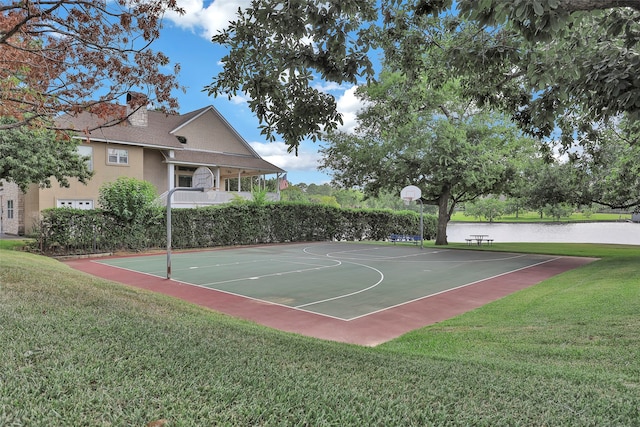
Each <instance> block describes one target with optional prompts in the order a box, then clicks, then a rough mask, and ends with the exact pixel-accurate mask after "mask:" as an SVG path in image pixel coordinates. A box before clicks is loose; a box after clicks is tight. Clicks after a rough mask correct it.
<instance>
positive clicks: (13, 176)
mask: <svg viewBox="0 0 640 427" xmlns="http://www.w3.org/2000/svg"><path fill="white" fill-rule="evenodd" d="M15 122H16V121H15V120H11V119H9V118H6V117H4V118H3V117H0V126H8V127H10V128H9V129H4V130H0V179H5V180H7V181H8V182H14V183H16V184H17V185H18V186H19V187H20V189H21V190H22V191H26V190H27V187H28V186H29V184H32V183H33V184H39V185H40V186H42V187H50V186H51V178H52V177H53V178H56V179H57V180H58V183H59V184H60V185H61V186H63V187H68V186H69V179H68V178H69V177H75V178H77V179H78V180H79V181H80V182H81V183H83V184H84V183H86V182H87V180H89V179H90V178H91V176H92V175H93V172H91V171H90V170H89V166H88V165H87V161H86V160H87V159H85V158H84V157H82V156H81V155H80V154H79V153H78V150H77V147H78V142H77V140H72V139H70V138H60V135H59V134H58V133H57V132H54V131H51V130H47V129H31V128H27V127H26V126H20V127H12V126H13V125H15Z"/></svg>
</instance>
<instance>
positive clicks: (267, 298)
mask: <svg viewBox="0 0 640 427" xmlns="http://www.w3.org/2000/svg"><path fill="white" fill-rule="evenodd" d="M591 261H593V259H591V258H574V257H556V256H547V255H530V254H515V253H502V252H487V251H465V250H453V249H448V248H441V247H429V248H424V249H421V248H420V247H419V246H417V245H388V244H355V243H304V244H283V245H262V246H252V247H241V248H233V249H215V250H206V251H197V252H196V251H193V252H178V253H173V254H171V259H170V261H169V259H168V257H167V255H166V254H159V255H144V256H126V257H110V258H106V259H93V260H88V259H83V260H73V261H69V262H68V264H69V265H71V266H72V267H74V268H76V269H79V270H83V271H86V272H88V273H91V274H94V275H97V276H100V277H104V278H107V279H110V280H115V281H119V282H122V283H126V284H129V285H133V286H137V287H141V288H144V289H149V290H152V291H155V292H161V293H165V294H168V295H172V296H175V297H179V298H182V299H185V300H187V301H190V302H193V303H196V304H199V305H203V306H206V307H209V308H211V309H214V310H216V311H220V312H223V313H226V314H229V315H232V316H236V317H240V318H244V319H248V320H252V321H255V322H257V323H260V324H263V325H266V326H270V327H273V328H277V329H281V330H285V331H289V332H295V333H299V334H303V335H308V336H313V337H316V338H322V339H328V340H335V341H342V342H348V343H354V344H361V345H377V344H379V343H381V342H384V341H387V340H389V339H393V338H395V337H397V336H399V335H401V334H403V333H406V332H408V331H410V330H412V329H416V328H419V327H422V326H425V325H428V324H432V323H435V322H439V321H442V320H445V319H447V318H450V317H453V316H455V315H457V314H461V313H464V312H466V311H468V310H471V309H473V308H476V307H479V306H481V305H483V304H486V303H488V302H490V301H493V300H495V299H498V298H501V297H503V296H505V295H508V294H510V293H512V292H515V291H517V290H520V289H523V288H525V287H528V286H531V285H534V284H536V283H539V282H540V281H542V280H544V279H546V278H548V277H551V276H553V275H555V274H559V273H561V272H563V271H566V270H569V269H572V268H576V267H578V266H580V265H583V264H586V263H588V262H591ZM168 265H171V274H170V277H171V279H167V277H168V276H169V274H168V270H167V268H168Z"/></svg>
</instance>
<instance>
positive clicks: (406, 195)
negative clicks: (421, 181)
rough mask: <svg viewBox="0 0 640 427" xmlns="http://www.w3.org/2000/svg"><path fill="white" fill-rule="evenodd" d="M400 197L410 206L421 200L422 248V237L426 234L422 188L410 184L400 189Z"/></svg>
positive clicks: (422, 243) (421, 240) (421, 241)
mask: <svg viewBox="0 0 640 427" xmlns="http://www.w3.org/2000/svg"><path fill="white" fill-rule="evenodd" d="M400 197H401V198H402V201H403V202H404V205H405V206H409V205H410V204H411V202H412V201H414V200H417V201H419V202H420V249H422V248H424V241H423V237H422V236H424V220H423V218H422V217H423V215H424V212H423V210H424V206H423V204H422V190H420V188H418V187H416V186H415V185H408V186H406V187H404V188H403V189H402V191H400Z"/></svg>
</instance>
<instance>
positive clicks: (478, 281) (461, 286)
mask: <svg viewBox="0 0 640 427" xmlns="http://www.w3.org/2000/svg"><path fill="white" fill-rule="evenodd" d="M561 258H562V257H556V258H552V259H548V260H546V261H541V262H538V263H536V264H531V265H527V266H524V267H520V268H516V269H515V270H511V271H506V272H504V273H500V274H496V275H495V276H491V277H486V278H484V279H480V280H476V281H473V282H469V283H465V284H464V285H460V286H456V287H455V288H450V289H445V290H443V291H439V292H436V293H434V294H429V295H425V296H423V297H420V298H415V299H412V300H409V301H405V302H401V303H400V304H395V305H392V306H389V307H385V308H381V309H380V310H375V311H372V312H370V313H366V314H361V315H360V316H356V317H351V318H349V319H345V321H347V322H350V321H352V320H356V319H360V318H363V317H367V316H371V315H372V314H376V313H382V312H383V311H387V310H391V309H392V308H396V307H402V306H403V305H407V304H411V303H413V302H416V301H420V300H423V299H427V298H431V297H435V296H436V295H440V294H444V293H447V292H451V291H455V290H456V289H461V288H466V287H467V286H471V285H475V284H476V283H480V282H484V281H485V280H491V279H495V278H496V277H500V276H504V275H506V274H510V273H515V272H516V271H521V270H526V269H527V268H531V267H536V266H538V265H542V264H546V263H548V262H551V261H555V260H558V259H561Z"/></svg>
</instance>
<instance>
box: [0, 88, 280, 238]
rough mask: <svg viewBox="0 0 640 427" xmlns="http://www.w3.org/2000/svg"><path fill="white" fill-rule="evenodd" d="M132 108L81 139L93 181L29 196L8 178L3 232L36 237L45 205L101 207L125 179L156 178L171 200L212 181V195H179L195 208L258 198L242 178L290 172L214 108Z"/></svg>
mask: <svg viewBox="0 0 640 427" xmlns="http://www.w3.org/2000/svg"><path fill="white" fill-rule="evenodd" d="M132 105H133V104H132V95H131V94H129V95H127V107H122V108H123V109H124V108H127V114H128V119H127V120H126V121H124V122H122V123H120V124H118V125H115V126H110V127H103V128H99V129H97V130H94V131H92V132H90V133H88V134H85V133H83V132H78V134H77V135H76V136H75V138H79V139H81V140H82V143H81V144H80V146H79V148H78V149H79V151H80V153H81V154H83V155H85V156H88V157H89V158H90V160H89V162H90V167H91V169H92V170H93V172H94V176H93V178H92V179H91V180H90V181H89V182H88V184H87V185H84V184H82V183H79V182H78V181H74V180H73V179H71V180H70V183H71V185H70V186H69V187H68V188H62V187H60V186H59V185H58V183H57V182H55V180H52V186H51V188H40V187H39V186H38V185H31V186H30V187H29V189H28V190H27V192H26V193H24V194H23V193H22V192H21V191H20V190H19V189H18V188H17V186H16V185H15V184H13V183H7V182H4V183H2V184H3V185H2V187H0V188H2V190H0V203H1V205H0V206H2V208H3V209H2V212H1V215H0V218H1V220H0V233H7V234H21V235H22V234H25V233H26V234H29V233H30V232H31V230H32V229H33V227H34V226H35V225H36V224H37V222H38V220H39V217H40V212H41V211H42V210H43V209H47V208H53V207H65V206H68V207H73V208H78V209H93V208H94V207H98V206H97V201H98V194H99V189H100V187H101V186H102V185H103V184H105V183H108V182H112V181H115V180H116V179H117V178H118V177H120V176H127V177H133V178H137V179H141V180H145V181H149V182H150V183H152V184H153V185H154V186H155V187H156V188H157V190H158V194H160V200H161V203H163V204H166V201H167V200H166V199H167V194H168V193H169V191H171V190H172V189H174V188H176V187H199V186H206V187H207V188H206V191H205V192H194V191H190V192H187V191H183V192H181V191H175V192H174V193H173V197H172V206H173V207H183V208H190V207H196V206H206V205H213V204H220V203H226V202H229V201H231V200H233V199H234V197H237V196H240V197H242V198H245V199H250V198H251V188H242V183H243V181H244V182H245V183H246V182H247V180H246V179H245V180H243V179H241V178H247V177H251V178H252V179H251V182H252V185H261V186H264V185H265V182H266V177H267V176H269V175H275V178H277V179H279V178H280V175H281V174H284V173H285V171H284V170H283V169H281V168H279V167H277V166H275V165H273V164H271V163H269V162H267V161H265V160H264V159H262V158H261V157H260V156H259V155H258V153H256V151H255V150H253V149H252V148H251V146H250V145H249V144H248V143H247V142H246V141H245V140H244V139H243V138H242V136H240V134H239V133H238V132H237V131H236V130H235V129H233V127H231V125H230V124H229V123H228V122H227V121H226V120H225V119H224V117H222V115H221V114H220V113H219V112H218V111H217V110H216V109H215V108H214V107H213V106H208V107H204V108H201V109H199V110H196V111H192V112H190V113H186V114H166V113H163V112H160V111H153V110H149V109H147V108H146V107H145V106H143V107H140V108H137V109H135V110H134V108H132ZM61 120H62V121H64V123H65V124H66V125H69V126H71V127H72V128H74V129H78V130H83V129H88V128H90V127H91V126H92V125H95V124H96V123H99V122H97V120H99V118H98V117H97V116H94V115H92V114H90V113H82V114H80V115H78V116H74V117H71V116H65V117H64V118H62V119H61ZM103 120H104V119H103ZM263 188H264V187H263ZM279 197H280V194H279V189H278V188H276V190H275V192H273V193H268V194H267V198H268V199H270V200H279Z"/></svg>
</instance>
